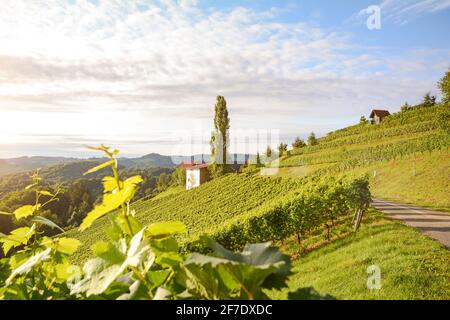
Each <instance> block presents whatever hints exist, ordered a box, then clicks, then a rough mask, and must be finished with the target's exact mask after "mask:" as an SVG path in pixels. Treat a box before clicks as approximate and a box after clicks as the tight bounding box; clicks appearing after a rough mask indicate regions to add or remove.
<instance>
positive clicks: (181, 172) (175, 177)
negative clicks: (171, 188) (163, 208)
mask: <svg viewBox="0 0 450 320" xmlns="http://www.w3.org/2000/svg"><path fill="white" fill-rule="evenodd" d="M172 184H173V185H175V186H185V185H186V170H185V169H184V168H183V167H178V168H176V169H175V171H174V172H173V173H172Z"/></svg>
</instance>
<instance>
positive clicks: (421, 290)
mask: <svg viewBox="0 0 450 320" xmlns="http://www.w3.org/2000/svg"><path fill="white" fill-rule="evenodd" d="M348 228H349V226H348V224H347V223H346V222H344V223H342V224H341V226H340V227H339V228H338V229H340V231H339V232H338V233H339V234H338V235H336V236H335V240H334V241H332V242H331V243H329V244H327V242H326V241H324V240H323V236H321V235H314V236H313V237H312V239H309V240H310V244H309V248H310V249H311V248H312V247H314V246H316V247H317V248H316V249H315V250H312V251H311V252H309V253H307V254H305V255H303V256H301V257H300V258H298V259H295V260H294V261H293V267H294V268H293V270H294V272H295V274H294V275H293V276H292V277H291V279H290V281H289V290H296V289H298V288H302V287H309V286H313V287H314V288H315V289H316V290H318V291H319V292H323V293H328V294H331V295H332V296H334V297H336V298H337V299H450V252H449V251H448V250H447V249H445V248H444V247H443V246H442V245H441V244H439V243H438V242H436V241H434V240H431V239H429V238H428V237H426V236H425V235H423V234H421V233H420V232H418V231H416V230H415V229H413V228H410V227H407V226H405V225H403V224H402V223H400V222H395V221H392V220H390V219H387V218H385V217H384V215H383V214H382V213H380V212H378V211H376V210H375V209H371V210H370V211H369V213H368V214H367V215H366V216H365V218H364V220H363V225H362V227H361V229H360V230H359V231H358V232H357V233H350V235H348V236H346V237H344V236H345V234H348V233H347V231H348ZM282 248H283V250H284V251H285V252H288V253H290V254H293V255H294V256H295V252H296V250H297V248H298V247H297V245H296V244H295V240H294V239H291V240H290V241H287V242H286V243H285V244H284V245H283V246H282ZM371 265H376V266H378V267H379V268H380V270H381V289H380V290H376V289H373V290H369V289H367V285H366V283H367V280H368V277H369V274H368V273H367V268H368V267H369V266H371ZM289 290H284V291H281V292H270V296H271V298H273V299H286V298H287V293H288V291H289Z"/></svg>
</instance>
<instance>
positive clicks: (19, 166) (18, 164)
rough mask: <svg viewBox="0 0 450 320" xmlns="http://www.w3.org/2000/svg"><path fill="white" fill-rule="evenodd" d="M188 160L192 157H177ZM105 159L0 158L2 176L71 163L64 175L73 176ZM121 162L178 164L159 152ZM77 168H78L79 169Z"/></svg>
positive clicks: (133, 165)
mask: <svg viewBox="0 0 450 320" xmlns="http://www.w3.org/2000/svg"><path fill="white" fill-rule="evenodd" d="M175 158H183V159H185V160H187V159H188V158H190V157H175ZM103 160H105V159H102V158H90V159H77V158H65V157H20V158H11V159H0V176H5V175H9V174H13V173H20V172H27V171H31V170H36V169H38V168H41V169H44V168H46V167H49V166H53V165H62V164H69V163H70V166H62V167H61V169H62V170H68V171H66V172H65V173H63V174H64V175H67V174H68V175H69V177H72V176H73V173H74V172H70V171H71V170H74V168H75V167H78V169H80V170H81V169H84V168H90V167H91V166H92V164H93V163H98V162H101V161H103ZM119 161H120V164H121V165H122V166H123V167H125V168H136V169H145V168H173V167H175V166H176V165H177V164H175V163H173V162H172V156H164V155H160V154H157V153H150V154H148V155H145V156H143V157H140V158H120V159H119ZM78 169H76V170H78ZM76 175H78V173H77V174H76Z"/></svg>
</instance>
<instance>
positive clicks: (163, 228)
mask: <svg viewBox="0 0 450 320" xmlns="http://www.w3.org/2000/svg"><path fill="white" fill-rule="evenodd" d="M185 232H187V229H186V225H185V224H184V223H182V222H180V221H166V222H157V223H152V224H151V225H149V226H148V227H147V231H146V235H147V236H148V237H150V238H155V239H156V238H165V237H168V236H172V235H175V234H179V233H185Z"/></svg>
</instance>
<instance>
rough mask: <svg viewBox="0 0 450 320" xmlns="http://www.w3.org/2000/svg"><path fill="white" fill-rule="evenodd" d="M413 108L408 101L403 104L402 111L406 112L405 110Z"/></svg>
mask: <svg viewBox="0 0 450 320" xmlns="http://www.w3.org/2000/svg"><path fill="white" fill-rule="evenodd" d="M411 109H412V106H411V105H409V104H408V102H405V104H404V105H402V107H401V108H400V111H401V112H405V111H408V110H411Z"/></svg>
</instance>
